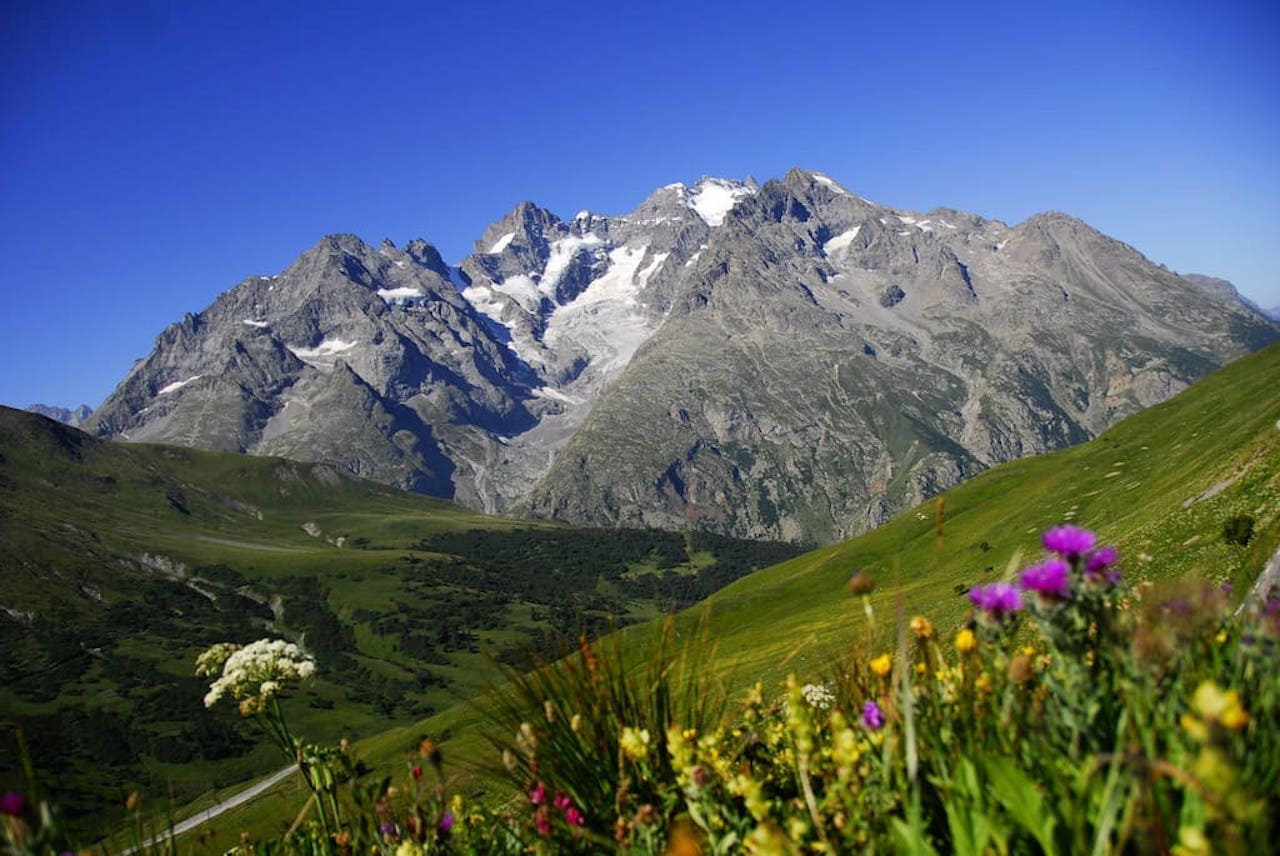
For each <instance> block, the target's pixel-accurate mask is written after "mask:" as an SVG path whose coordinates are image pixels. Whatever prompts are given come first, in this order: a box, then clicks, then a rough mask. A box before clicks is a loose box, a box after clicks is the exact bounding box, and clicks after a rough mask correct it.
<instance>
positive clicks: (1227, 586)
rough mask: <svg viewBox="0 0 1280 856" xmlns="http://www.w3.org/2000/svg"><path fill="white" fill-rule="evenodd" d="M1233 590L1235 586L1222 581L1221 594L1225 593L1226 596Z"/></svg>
mask: <svg viewBox="0 0 1280 856" xmlns="http://www.w3.org/2000/svg"><path fill="white" fill-rule="evenodd" d="M1235 590H1236V587H1235V586H1233V585H1232V584H1231V583H1223V584H1222V593H1223V594H1225V595H1227V596H1230V595H1231V593H1232V592H1233V591H1235Z"/></svg>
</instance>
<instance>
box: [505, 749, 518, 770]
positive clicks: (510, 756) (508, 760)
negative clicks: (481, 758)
mask: <svg viewBox="0 0 1280 856" xmlns="http://www.w3.org/2000/svg"><path fill="white" fill-rule="evenodd" d="M502 766H504V767H506V768H507V770H508V771H510V772H513V773H514V772H515V769H516V756H515V753H514V752H512V751H511V750H510V749H503V750H502Z"/></svg>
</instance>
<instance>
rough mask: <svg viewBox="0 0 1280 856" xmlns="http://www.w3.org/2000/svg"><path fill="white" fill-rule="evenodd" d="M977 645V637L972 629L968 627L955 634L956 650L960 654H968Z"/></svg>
mask: <svg viewBox="0 0 1280 856" xmlns="http://www.w3.org/2000/svg"><path fill="white" fill-rule="evenodd" d="M977 647H978V638H977V637H976V636H974V635H973V631H972V630H970V629H969V628H968V627H966V628H965V629H963V630H961V631H960V632H959V633H957V634H956V650H957V651H959V652H960V653H961V654H968V653H969V652H971V651H973V650H974V649H975V648H977Z"/></svg>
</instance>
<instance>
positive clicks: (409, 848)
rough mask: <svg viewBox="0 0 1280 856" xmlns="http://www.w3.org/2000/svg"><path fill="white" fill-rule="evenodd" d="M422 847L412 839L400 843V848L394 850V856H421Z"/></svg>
mask: <svg viewBox="0 0 1280 856" xmlns="http://www.w3.org/2000/svg"><path fill="white" fill-rule="evenodd" d="M423 852H424V851H423V849H422V845H421V844H419V843H418V842H416V841H413V840H412V839H408V840H405V841H402V842H400V846H399V847H397V848H396V856H422V854H423Z"/></svg>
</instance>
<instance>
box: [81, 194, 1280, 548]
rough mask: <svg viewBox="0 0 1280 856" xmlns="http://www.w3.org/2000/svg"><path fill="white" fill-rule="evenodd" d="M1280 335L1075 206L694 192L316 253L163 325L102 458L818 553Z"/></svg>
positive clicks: (335, 238)
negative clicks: (287, 466) (131, 446)
mask: <svg viewBox="0 0 1280 856" xmlns="http://www.w3.org/2000/svg"><path fill="white" fill-rule="evenodd" d="M1277 335H1278V330H1277V327H1276V325H1275V324H1274V323H1272V322H1271V321H1268V320H1267V319H1266V318H1264V317H1263V316H1262V314H1261V313H1260V312H1259V311H1256V310H1255V309H1254V308H1251V307H1249V306H1247V305H1245V304H1243V303H1242V302H1241V301H1240V299H1239V297H1238V295H1236V294H1235V293H1234V290H1232V291H1230V292H1229V291H1227V290H1225V289H1223V288H1220V287H1215V286H1212V285H1206V284H1205V283H1203V282H1198V281H1196V279H1195V278H1194V277H1189V278H1184V277H1180V276H1178V275H1177V274H1175V273H1172V272H1171V271H1169V270H1167V269H1165V268H1163V267H1161V266H1159V265H1156V264H1153V263H1152V262H1150V261H1149V260H1147V259H1146V258H1144V257H1143V256H1142V255H1141V254H1140V253H1138V252H1137V251H1136V250H1134V249H1133V248H1132V247H1129V246H1128V245H1126V244H1123V243H1122V242H1120V241H1117V240H1114V239H1112V238H1109V237H1107V236H1105V235H1102V234H1101V233H1099V232H1097V231H1096V230H1094V229H1092V227H1089V226H1088V225H1087V224H1085V223H1083V222H1082V221H1079V220H1076V219H1074V218H1071V217H1069V216H1067V215H1064V214H1058V213H1046V214H1040V215H1036V216H1035V217H1032V218H1029V219H1028V220H1026V221H1024V222H1023V223H1019V224H1016V225H1014V226H1009V225H1006V224H1004V223H1001V222H999V221H996V220H990V219H986V218H983V217H981V216H978V215H975V214H968V213H965V212H961V211H957V210H954V209H949V208H935V209H932V210H930V211H928V212H914V211H909V210H904V209H896V208H892V207H889V206H885V205H880V204H877V203H874V202H870V201H868V200H866V199H864V198H862V197H860V196H858V195H857V194H856V193H854V192H852V191H850V190H849V189H847V187H846V186H845V185H843V184H841V183H840V182H838V181H837V180H836V179H834V178H833V177H831V176H828V175H826V174H823V173H820V172H813V171H809V170H802V169H792V170H790V171H788V172H787V174H786V175H785V176H783V177H782V178H780V179H772V180H769V181H766V182H765V183H764V184H757V183H756V182H755V181H754V180H753V179H750V178H748V179H745V180H742V181H738V180H733V179H723V178H712V177H703V178H701V179H700V180H698V181H697V182H695V183H694V184H692V185H688V184H685V183H682V182H677V183H674V184H670V185H667V186H665V187H661V188H658V189H657V190H655V191H654V192H653V193H652V194H650V195H649V196H648V197H647V198H646V199H645V200H643V201H642V202H641V203H640V204H639V205H638V206H637V207H636V208H635V210H633V211H631V212H629V213H626V214H622V215H601V214H598V213H594V212H592V211H590V210H583V211H581V212H579V213H578V214H576V215H575V216H573V217H572V218H570V219H568V220H563V219H561V218H560V217H559V216H557V215H556V214H554V213H552V212H550V211H547V210H546V209H544V208H541V207H539V206H538V205H536V204H534V203H532V202H522V203H520V204H519V205H517V206H516V207H515V208H514V209H513V210H512V211H511V212H509V213H507V214H506V215H504V216H503V217H502V218H500V219H499V220H497V221H495V222H494V223H492V224H491V225H489V226H488V227H487V228H485V229H484V230H483V232H482V233H481V235H480V238H479V239H478V240H477V241H476V243H475V248H474V252H473V253H472V254H471V255H469V256H468V257H467V258H465V259H462V260H461V261H459V262H458V263H457V264H456V265H451V264H448V263H447V262H446V261H445V260H444V259H443V258H441V256H440V254H439V252H437V251H436V249H435V248H434V247H433V246H432V245H430V244H428V243H427V242H425V241H422V240H415V241H410V242H409V243H408V244H406V245H405V246H404V247H403V248H397V247H396V245H395V244H394V243H393V242H391V241H383V242H382V243H381V244H379V245H377V246H372V245H369V244H366V243H365V242H364V241H362V240H361V239H360V238H358V237H356V236H354V235H343V234H338V235H330V236H326V237H325V238H323V239H322V240H321V241H319V242H318V243H317V244H316V245H315V246H313V247H312V248H310V249H308V250H307V251H305V252H303V253H302V254H301V255H300V256H299V257H298V259H297V260H296V261H295V262H294V263H293V264H291V265H290V266H289V267H288V268H286V269H285V270H284V271H282V272H281V273H279V274H278V275H276V276H257V277H250V278H248V279H246V280H244V281H243V282H241V283H240V284H239V285H237V286H235V287H234V288H232V289H231V290H229V291H228V292H226V293H225V294H223V295H221V296H219V297H218V298H217V299H216V300H215V301H214V302H213V303H212V304H211V305H210V306H209V307H208V308H206V309H204V310H203V311H201V312H200V313H197V314H193V315H188V316H186V317H184V318H183V319H180V320H179V321H178V322H176V323H175V324H173V325H171V326H170V327H169V328H167V329H166V330H165V331H163V332H162V333H161V334H160V336H159V337H158V339H157V341H156V347H155V349H154V350H153V351H152V353H151V354H150V355H149V356H148V357H147V358H146V359H145V360H143V361H141V362H139V363H138V364H137V365H136V366H135V367H134V369H133V370H132V371H131V372H130V373H129V375H128V376H127V377H126V378H125V379H124V380H123V381H122V382H121V384H120V385H119V387H117V389H116V390H115V391H114V392H113V393H112V395H111V397H110V398H109V399H108V400H107V401H106V402H105V403H104V404H103V405H102V407H100V408H99V409H98V410H97V411H96V412H95V413H94V414H93V416H92V417H91V418H90V419H89V421H88V423H87V427H88V428H89V429H90V430H92V431H94V432H96V433H98V434H100V435H104V436H110V437H116V438H120V439H133V440H155V441H162V442H168V443H179V444H186V445H192V446H200V447H206V448H216V449H235V450H240V451H245V452H250V453H255V454H282V455H288V456H291V457H298V458H303V459H311V460H325V461H331V462H333V463H335V464H337V465H338V466H340V467H342V468H343V469H344V470H346V471H348V472H352V473H358V474H361V475H366V476H371V477H374V478H378V479H381V480H383V481H386V482H389V483H393V484H397V485H400V486H402V487H406V488H410V489H413V490H419V491H423V492H427V493H432V494H436V495H440V496H446V497H450V498H453V499H456V500H458V501H461V502H463V503H465V504H468V505H470V506H472V507H475V508H478V509H483V510H485V511H489V512H504V511H511V510H519V511H524V512H531V513H536V514H542V515H550V516H558V517H563V518H566V519H571V520H575V521H589V522H595V523H604V524H618V523H624V524H629V525H656V526H675V527H685V526H693V527H697V528H705V529H712V530H716V531H720V532H725V533H731V534H735V535H744V536H765V537H775V538H776V537H783V538H794V539H803V540H828V539H832V538H837V537H842V536H845V535H849V534H852V533H854V532H858V531H861V530H862V529H865V528H867V527H868V526H871V525H874V524H875V523H878V522H880V521H881V520H883V519H885V518H886V517H887V516H889V515H891V514H893V513H894V512H896V511H897V510H900V509H901V508H903V507H905V506H906V505H908V504H911V503H913V502H916V501H918V500H919V499H921V498H923V497H924V496H927V495H929V494H931V493H934V492H936V491H938V490H942V489H945V488H946V487H948V486H950V485H952V484H954V483H956V482H957V481H958V480H959V479H961V478H964V477H965V476H967V475H969V474H971V473H973V472H976V471H978V470H980V469H982V468H984V467H986V466H989V465H991V464H993V463H996V462H998V461H1003V460H1009V459H1011V458H1015V457H1018V456H1021V455H1026V454H1033V453H1036V452H1041V451H1045V450H1047V449H1052V448H1057V447H1060V446H1062V445H1065V444H1067V443H1072V442H1076V441H1078V440H1081V439H1084V438H1086V437H1089V436H1092V435H1093V434H1096V433H1097V432H1099V431H1101V430H1102V429H1103V428H1105V427H1107V426H1108V425H1110V424H1112V423H1113V422H1115V421H1116V420H1117V419H1119V418H1121V417H1122V416H1124V415H1127V414H1128V413H1130V412H1132V411H1133V410H1135V409H1137V408H1140V407H1145V406H1147V405H1150V404H1153V403H1155V402H1157V401H1161V400H1163V399H1164V398H1167V397H1168V396H1169V395H1171V394H1173V393H1174V392H1176V391H1178V390H1179V389H1181V388H1182V387H1184V386H1186V385H1187V384H1188V383H1190V382H1191V381H1193V380H1194V379H1196V378H1197V377H1199V376H1201V375H1203V374H1204V373H1205V372H1207V371H1209V370H1210V369H1212V368H1213V367H1214V366H1217V365H1221V364H1222V363H1223V362H1225V361H1227V360H1230V359H1232V358H1234V357H1235V356H1238V355H1239V354H1242V353H1244V352H1245V351H1247V350H1249V349H1252V348H1256V347H1260V346H1261V345H1263V344H1265V343H1267V342H1268V341H1272V340H1274V339H1275V338H1276V337H1277Z"/></svg>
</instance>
